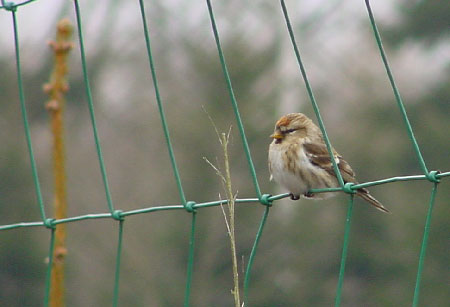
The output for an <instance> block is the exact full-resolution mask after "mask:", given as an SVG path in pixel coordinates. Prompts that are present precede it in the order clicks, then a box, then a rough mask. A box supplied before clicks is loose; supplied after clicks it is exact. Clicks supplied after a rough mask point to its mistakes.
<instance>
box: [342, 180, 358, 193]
mask: <svg viewBox="0 0 450 307" xmlns="http://www.w3.org/2000/svg"><path fill="white" fill-rule="evenodd" d="M354 185H355V184H354V183H353V182H347V183H346V184H344V187H343V188H342V191H344V192H345V193H347V194H355V193H356V191H355V190H353V189H352V186H354Z"/></svg>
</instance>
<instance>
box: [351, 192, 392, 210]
mask: <svg viewBox="0 0 450 307" xmlns="http://www.w3.org/2000/svg"><path fill="white" fill-rule="evenodd" d="M356 195H358V196H359V197H361V198H362V199H364V200H365V201H367V202H368V203H370V204H371V205H372V206H374V207H375V208H377V209H378V210H380V211H383V212H385V213H389V210H388V209H386V208H385V207H384V206H383V205H382V204H381V203H380V202H379V201H378V200H376V199H375V197H373V196H372V195H370V194H369V191H368V190H366V189H364V188H362V189H359V190H358V191H356Z"/></svg>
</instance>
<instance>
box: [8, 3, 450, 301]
mask: <svg viewBox="0 0 450 307" xmlns="http://www.w3.org/2000/svg"><path fill="white" fill-rule="evenodd" d="M135 2H136V3H134V2H133V1H122V2H119V1H100V2H98V3H97V2H88V1H81V6H82V13H83V21H84V22H85V23H84V32H85V35H86V46H87V53H88V59H87V60H88V65H89V74H90V79H91V86H92V89H93V99H94V104H95V108H96V115H97V120H98V124H99V131H100V137H101V143H102V146H103V152H104V157H105V163H106V168H107V171H108V177H109V181H110V185H111V191H112V197H113V201H114V204H115V206H116V208H118V209H122V210H129V209H136V208H143V207H149V206H156V205H165V204H177V203H179V198H178V196H177V192H176V186H175V182H174V179H173V176H172V171H171V169H170V164H169V159H168V154H167V149H166V146H165V141H164V138H163V133H162V129H161V124H160V120H159V115H158V112H157V107H156V102H155V98H154V93H153V88H152V85H151V79H150V74H149V71H148V62H147V59H146V53H145V45H144V37H143V35H142V28H141V21H140V16H139V11H138V3H137V1H135ZM199 2H200V3H197V2H192V1H191V2H188V1H169V2H162V1H161V2H160V3H154V2H148V3H146V5H147V11H148V14H149V20H148V22H149V27H150V35H151V39H152V46H153V51H154V56H155V61H156V68H157V74H158V77H159V83H160V86H161V93H162V98H163V103H164V106H165V108H166V111H167V114H166V115H167V118H168V124H169V129H170V133H171V135H172V141H173V145H174V150H175V155H176V158H177V162H178V165H179V167H180V174H181V177H182V181H183V187H184V189H185V192H186V195H187V199H188V200H194V201H197V202H201V201H208V200H216V199H218V197H219V193H221V194H223V192H222V190H221V184H220V181H219V179H218V178H217V176H216V175H215V173H214V171H213V170H212V169H210V168H209V166H208V165H207V164H206V163H205V161H204V160H203V159H202V157H204V156H206V157H207V158H208V159H210V160H211V161H214V160H215V158H216V157H218V156H219V157H220V155H221V153H220V146H219V143H218V140H217V138H216V136H215V132H214V130H213V128H212V126H211V124H210V122H209V120H208V117H207V115H206V114H205V113H204V112H203V111H202V106H204V107H205V108H206V110H207V111H208V113H209V114H210V115H211V117H212V118H213V119H214V121H215V122H216V124H217V125H218V126H219V128H220V129H221V130H223V131H226V130H227V129H228V127H229V126H230V125H231V126H233V138H232V145H231V148H230V150H231V157H230V160H231V164H232V178H233V184H234V188H235V189H236V191H238V197H253V196H254V191H253V186H252V184H251V180H250V176H249V172H248V169H247V162H246V160H245V158H244V154H243V151H242V146H241V142H240V138H239V135H238V133H237V129H236V125H235V120H234V117H233V113H232V110H231V105H230V103H229V99H228V95H227V92H226V86H225V83H224V80H223V75H222V72H221V69H220V65H219V62H218V57H217V51H216V49H215V45H214V41H213V37H212V32H211V30H210V25H209V24H208V22H209V21H208V17H207V11H206V6H205V5H204V3H202V1H199ZM384 2H385V3H381V2H379V1H377V3H374V4H373V7H374V12H375V17H376V18H377V17H378V22H379V28H380V31H381V35H382V37H383V38H384V42H385V45H386V49H387V54H388V57H389V60H390V62H391V64H392V69H393V71H394V75H395V77H396V80H397V81H398V85H399V88H400V91H401V93H402V95H403V98H404V102H405V104H406V108H407V112H408V114H409V116H410V120H411V123H412V125H413V129H414V131H415V134H416V137H417V139H418V142H419V145H420V146H421V149H422V152H423V155H424V158H425V160H426V162H427V165H428V167H429V169H431V170H434V169H441V170H443V171H448V170H449V169H450V155H449V152H450V142H449V132H448V131H449V129H450V125H449V123H450V121H449V114H450V107H449V102H450V99H449V98H450V88H449V86H448V84H449V81H450V74H449V68H450V67H449V63H450V62H449V56H448V55H449V54H450V52H449V27H448V20H449V18H448V17H449V15H450V7H449V4H448V3H446V2H444V1H443V2H441V1H415V2H412V3H410V2H408V1H396V2H395V3H393V4H392V3H389V1H384ZM320 3H321V4H320V5H312V4H311V3H310V4H308V1H300V2H299V1H287V5H288V8H289V9H290V15H291V18H292V19H293V23H294V27H295V31H296V35H297V39H298V42H299V44H300V46H299V47H300V51H301V52H302V55H303V59H304V62H305V65H306V68H307V71H308V73H309V76H310V79H311V80H310V81H311V83H312V86H313V89H314V90H315V94H316V96H317V97H316V98H317V101H318V102H319V106H320V107H321V111H322V116H323V118H324V120H325V124H326V127H327V129H328V132H329V135H330V138H331V141H332V143H333V145H334V146H335V147H336V148H337V150H338V151H340V152H341V154H342V155H343V156H344V157H345V158H346V159H347V160H348V161H349V162H350V163H351V164H352V165H353V168H354V169H355V171H356V172H357V174H358V178H359V181H361V182H363V181H368V180H375V179H381V178H388V177H392V176H398V175H415V174H420V168H419V165H418V163H417V160H416V157H415V156H414V153H413V150H412V147H411V144H410V142H409V140H408V139H407V134H406V130H405V129H404V125H403V123H402V121H401V118H400V113H399V111H398V109H397V107H396V104H395V101H394V96H393V94H392V91H391V89H390V87H389V84H388V81H387V76H386V75H385V73H384V68H383V67H382V64H381V60H380V57H379V54H378V53H377V49H376V45H375V42H374V38H373V36H372V33H371V29H370V26H369V21H368V19H367V16H366V13H365V8H364V3H363V1H348V2H346V3H342V4H339V5H338V4H337V3H338V1H335V2H329V1H322V2H320ZM339 3H340V2H339ZM69 4H70V3H69ZM106 4H107V5H106ZM213 5H214V7H215V9H216V10H215V11H216V16H217V19H218V27H219V31H220V33H221V34H222V41H223V44H224V48H225V50H224V51H225V56H226V58H227V62H228V64H229V70H230V73H231V78H232V82H233V85H234V89H235V94H236V97H237V100H238V103H239V107H240V111H241V115H242V118H243V121H244V125H245V129H246V133H247V137H248V140H249V145H250V149H251V151H252V155H253V158H254V162H255V166H256V170H257V175H258V179H259V182H260V185H261V189H262V191H263V192H264V193H272V194H275V193H280V192H284V191H283V190H282V189H281V188H279V187H278V186H277V185H276V184H275V183H270V182H269V181H268V177H269V175H268V170H267V166H266V162H267V161H266V159H267V158H266V156H267V147H268V144H269V142H270V140H269V138H268V135H269V134H270V133H271V130H272V129H273V124H274V122H275V121H276V119H277V118H278V117H279V116H280V115H282V114H284V113H287V112H304V113H306V114H308V115H310V116H311V117H313V112H312V110H311V107H310V105H309V101H308V99H307V95H306V93H305V91H304V85H303V82H302V80H301V78H300V73H299V72H298V69H297V64H296V62H295V58H294V54H293V50H292V47H291V46H290V42H289V38H288V36H287V31H286V29H285V27H284V21H283V19H282V14H281V10H280V8H279V7H278V3H276V2H275V1H255V3H253V1H247V2H246V3H242V2H241V1H227V2H219V1H213ZM45 10H48V11H46V12H47V15H45V16H46V18H43V17H42V16H43V15H41V17H38V16H39V14H37V12H39V11H45ZM66 15H68V16H69V17H70V18H71V19H72V20H74V16H73V11H72V7H71V6H70V5H69V6H67V4H65V5H62V4H61V5H60V6H59V7H58V6H56V7H55V6H50V5H49V3H48V1H47V2H45V1H36V2H33V3H32V4H29V5H27V6H24V7H21V8H19V10H18V20H19V35H20V39H21V40H20V43H21V52H22V55H23V57H22V65H23V73H24V75H23V77H24V87H25V97H26V104H27V109H28V111H29V119H30V123H31V129H32V138H33V143H34V147H35V151H36V159H37V164H38V167H39V175H40V179H41V182H42V189H43V193H44V199H45V203H46V210H47V212H48V213H47V214H48V215H51V213H50V212H51V210H52V209H51V208H52V177H51V176H52V173H51V143H50V142H51V138H50V134H49V127H48V121H49V119H48V114H47V113H46V111H45V109H44V103H45V101H46V99H47V98H46V96H45V94H44V93H43V92H42V90H41V87H42V85H43V83H45V82H46V80H47V79H48V76H49V74H50V71H51V66H52V62H51V52H50V51H49V50H47V46H46V41H47V40H48V39H51V38H52V37H53V36H54V34H53V31H54V27H55V24H56V21H57V20H58V18H60V17H62V16H66ZM0 24H1V26H2V29H3V31H2V33H1V36H0V39H1V40H0V42H1V44H0V67H1V70H0V93H1V94H0V144H1V146H0V224H1V225H3V224H10V223H16V222H21V221H38V220H39V211H38V206H37V204H36V198H35V194H34V187H33V183H32V178H31V172H30V167H29V161H28V156H27V151H26V144H25V139H24V133H23V127H22V122H21V117H20V110H19V103H18V93H17V84H16V72H15V61H14V49H13V37H12V27H11V20H10V16H9V13H8V12H6V11H4V10H0ZM37 25H38V26H37ZM76 46H77V48H78V42H77V41H76ZM77 48H75V49H74V51H73V52H72V55H71V63H70V73H69V83H70V91H69V92H68V96H67V110H66V119H67V121H66V145H67V163H68V167H67V171H68V193H69V215H70V216H75V215H81V214H87V213H99V212H107V205H106V200H105V197H104V192H103V188H102V184H101V177H100V172H99V169H98V164H97V158H96V154H95V150H94V143H93V136H92V131H91V126H90V122H89V115H88V109H87V104H86V98H85V95H84V88H83V83H82V74H81V68H80V63H79V50H78V49H77ZM371 190H372V194H373V195H375V196H376V197H377V198H378V199H379V200H380V201H382V202H383V203H384V205H385V206H386V207H387V208H389V209H390V210H391V211H392V214H391V215H383V214H380V213H379V212H378V211H376V210H373V208H371V207H370V206H367V205H366V204H365V203H363V202H361V201H357V203H356V206H355V208H354V214H353V224H352V230H351V235H350V236H351V237H350V238H351V241H350V245H349V255H348V260H347V267H346V277H345V281H344V289H343V300H342V303H343V306H408V305H410V303H411V301H412V296H413V291H414V283H415V274H416V270H417V261H418V255H419V249H420V244H421V239H422V233H423V226H424V221H425V214H426V210H427V204H428V200H429V195H430V190H431V184H430V183H428V182H425V181H420V182H402V183H395V184H389V185H383V186H377V187H373V188H372V189H371ZM449 199H450V189H449V182H448V180H443V182H442V183H441V184H440V186H439V190H438V194H437V199H436V206H435V211H434V214H433V220H432V228H431V232H430V241H429V246H428V251H427V255H426V260H425V269H424V274H423V281H422V292H421V302H422V304H423V306H446V305H447V304H448V298H449V296H448V292H449V278H448V277H449V276H450V270H449V267H450V266H449V264H450V258H449V255H450V253H449V240H448V234H449V233H450V226H449V225H450V223H449V216H450V210H449V207H448V203H449ZM262 212H263V207H262V206H260V205H258V204H246V205H239V206H238V207H237V210H236V215H237V217H236V221H237V233H236V237H237V243H238V246H237V248H238V257H239V259H240V260H241V262H243V265H242V266H244V265H245V264H246V263H247V259H248V256H249V253H250V249H251V246H252V243H253V240H254V236H255V234H256V231H257V227H258V223H259V220H260V217H261V215H262ZM345 214H346V197H345V196H339V197H337V198H335V199H330V200H326V201H321V202H314V201H307V200H300V201H298V202H292V201H289V200H283V201H278V202H276V203H275V205H274V207H273V209H272V210H271V213H270V216H269V219H268V222H267V226H266V229H265V230H264V233H263V236H262V240H261V244H260V247H259V251H258V253H257V256H256V261H255V265H254V268H253V272H252V282H251V288H250V300H251V303H252V306H299V305H301V306H330V305H332V303H333V301H334V294H335V287H336V283H337V277H338V269H339V261H340V253H341V246H342V237H343V227H344V220H345ZM190 220H191V219H190V215H189V214H188V213H186V212H182V211H176V212H158V213H150V214H145V215H139V216H132V217H129V218H127V219H126V222H125V224H124V225H125V226H124V227H125V228H124V243H123V248H124V249H123V258H122V261H123V262H122V271H121V272H122V273H121V281H120V300H119V303H120V304H121V305H123V306H179V305H180V304H181V302H182V301H183V295H184V283H185V273H186V261H187V251H188V249H187V248H188V234H189V229H190ZM197 220H198V231H197V236H196V240H197V241H196V244H197V245H196V250H195V264H194V276H193V284H192V305H193V306H231V305H232V295H231V294H230V289H231V288H232V271H231V257H230V253H229V241H228V238H227V234H226V228H225V223H224V221H223V216H222V212H221V210H220V208H218V207H214V208H209V209H202V210H200V212H199V213H198V218H197ZM117 230H118V228H117V223H116V222H114V221H109V220H95V221H84V222H77V223H71V224H68V226H67V232H68V240H67V244H68V256H67V258H66V261H67V262H66V263H67V271H66V283H67V305H68V306H108V305H109V304H110V302H111V300H112V290H113V276H114V261H115V253H116V241H117ZM48 242H49V232H48V231H47V230H45V229H43V228H31V229H30V228H28V229H17V230H10V231H2V232H0V247H1V251H0V285H1V286H0V302H1V303H0V305H1V306H40V305H41V304H42V300H43V294H44V293H43V290H44V280H45V269H46V263H45V258H46V257H47V250H48ZM241 277H243V273H241Z"/></svg>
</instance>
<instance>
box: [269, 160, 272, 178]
mask: <svg viewBox="0 0 450 307" xmlns="http://www.w3.org/2000/svg"><path fill="white" fill-rule="evenodd" d="M269 173H270V177H269V181H272V180H273V175H272V163H270V159H269Z"/></svg>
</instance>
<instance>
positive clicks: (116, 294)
mask: <svg viewBox="0 0 450 307" xmlns="http://www.w3.org/2000/svg"><path fill="white" fill-rule="evenodd" d="M123 222H124V220H123V219H121V220H119V236H118V240H117V253H116V271H115V274H114V292H113V306H114V307H117V304H118V301H119V279H120V261H121V255H122V237H123Z"/></svg>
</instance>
